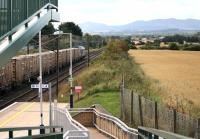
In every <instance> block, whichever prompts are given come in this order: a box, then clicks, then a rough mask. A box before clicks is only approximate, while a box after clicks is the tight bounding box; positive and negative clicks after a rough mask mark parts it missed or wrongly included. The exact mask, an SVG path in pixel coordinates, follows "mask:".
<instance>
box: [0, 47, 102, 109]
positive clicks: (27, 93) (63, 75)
mask: <svg viewBox="0 0 200 139" xmlns="http://www.w3.org/2000/svg"><path fill="white" fill-rule="evenodd" d="M102 51H103V49H100V50H98V51H94V52H91V54H90V61H92V60H94V59H96V58H97V57H98V56H99V55H100V54H101V53H102ZM86 66H87V57H85V58H84V59H83V60H82V61H80V62H78V63H76V64H73V74H77V73H78V72H79V71H80V70H82V69H83V68H84V67H86ZM68 72H69V71H68V68H64V70H61V72H60V73H59V83H60V82H63V81H64V80H66V79H67V78H68V77H69V73H68ZM56 80H57V76H56V73H55V74H54V75H52V76H51V77H48V78H46V79H44V83H49V82H51V83H52V88H53V87H55V86H56V83H57V81H56ZM46 92H47V90H43V93H46ZM17 94H18V95H17V96H15V95H14V96H12V95H7V96H5V97H3V98H1V100H0V110H1V109H3V108H5V107H7V106H8V105H10V104H12V103H14V102H29V101H33V100H36V99H37V98H38V91H37V90H33V89H30V87H26V88H24V89H23V90H20V93H17Z"/></svg>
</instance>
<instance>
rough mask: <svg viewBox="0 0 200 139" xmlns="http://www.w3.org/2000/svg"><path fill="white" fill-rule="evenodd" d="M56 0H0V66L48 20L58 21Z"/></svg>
mask: <svg viewBox="0 0 200 139" xmlns="http://www.w3.org/2000/svg"><path fill="white" fill-rule="evenodd" d="M57 6H58V0H0V67H2V66H3V65H5V64H6V63H7V62H8V61H9V60H10V59H11V58H12V57H13V56H15V55H16V52H17V51H18V50H20V49H21V48H22V47H24V46H25V45H26V44H27V43H28V42H29V41H30V40H31V39H32V38H33V37H34V36H35V35H36V34H37V33H38V32H39V31H40V30H41V29H42V28H43V27H44V26H45V25H47V24H48V23H49V22H58V21H59V14H58V8H57Z"/></svg>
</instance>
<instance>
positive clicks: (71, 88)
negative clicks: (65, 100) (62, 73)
mask: <svg viewBox="0 0 200 139" xmlns="http://www.w3.org/2000/svg"><path fill="white" fill-rule="evenodd" d="M54 35H59V36H60V35H69V36H70V68H69V82H70V108H73V107H74V100H73V76H72V74H73V72H72V70H73V65H72V64H73V61H72V58H73V55H72V33H63V31H56V32H55V33H54ZM57 49H58V48H57ZM57 59H58V58H57ZM57 88H58V75H57ZM57 98H58V89H57Z"/></svg>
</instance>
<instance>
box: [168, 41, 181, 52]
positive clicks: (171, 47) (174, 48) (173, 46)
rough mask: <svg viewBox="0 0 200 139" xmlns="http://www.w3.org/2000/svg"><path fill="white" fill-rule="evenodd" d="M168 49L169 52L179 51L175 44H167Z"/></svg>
mask: <svg viewBox="0 0 200 139" xmlns="http://www.w3.org/2000/svg"><path fill="white" fill-rule="evenodd" d="M169 49H170V50H179V46H178V45H177V44H176V43H173V42H172V43H170V44H169Z"/></svg>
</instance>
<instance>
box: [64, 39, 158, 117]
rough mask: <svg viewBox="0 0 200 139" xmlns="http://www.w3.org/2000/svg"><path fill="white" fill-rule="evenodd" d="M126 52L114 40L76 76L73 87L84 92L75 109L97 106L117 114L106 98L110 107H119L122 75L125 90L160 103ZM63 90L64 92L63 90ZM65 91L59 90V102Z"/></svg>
mask: <svg viewBox="0 0 200 139" xmlns="http://www.w3.org/2000/svg"><path fill="white" fill-rule="evenodd" d="M128 50H129V48H128V45H127V43H126V42H125V41H122V40H118V39H115V40H110V41H109V42H108V44H107V46H106V48H105V51H104V54H103V55H102V56H101V57H100V58H99V59H98V60H96V61H95V62H93V63H92V64H91V66H90V67H89V68H88V69H86V70H84V71H83V72H81V73H80V74H79V75H78V76H77V77H76V79H75V81H74V84H75V85H82V86H83V88H84V92H83V93H82V94H81V96H80V97H81V100H80V102H79V101H76V105H75V106H78V107H85V106H90V105H92V104H94V103H100V104H102V105H103V106H105V109H107V110H108V111H109V112H111V113H112V114H114V115H118V114H117V113H118V112H116V111H118V110H119V105H108V104H110V103H111V102H109V99H110V98H108V97H109V96H110V97H111V98H112V97H113V99H112V104H119V98H118V97H117V96H118V95H119V91H120V84H121V80H122V76H124V79H125V82H126V84H125V87H126V88H129V89H132V90H134V91H135V92H138V93H140V94H141V95H143V96H146V97H148V98H151V99H153V100H156V101H158V100H160V99H159V97H158V95H157V91H155V89H154V88H153V87H152V86H151V82H150V80H148V79H147V78H146V77H145V75H144V73H143V72H142V71H141V70H140V69H139V67H138V66H137V64H135V63H134V61H133V59H132V58H131V57H129V55H128ZM65 89H66V90H67V88H65ZM66 92H69V91H61V93H60V101H67V99H66V96H68V94H67V93H66ZM95 96H101V97H95ZM106 96H107V97H106ZM76 100H77V97H76ZM95 100H96V101H95ZM118 116H119V115H118Z"/></svg>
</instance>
